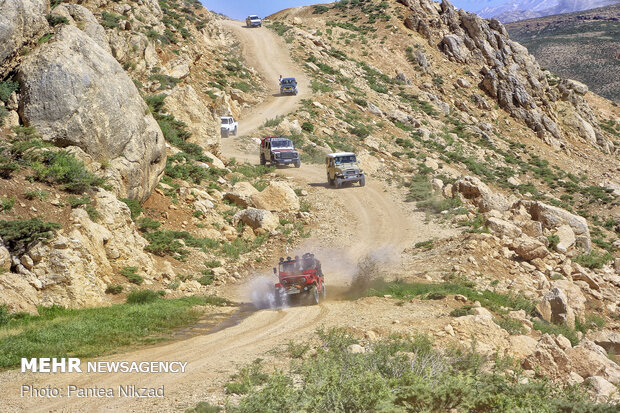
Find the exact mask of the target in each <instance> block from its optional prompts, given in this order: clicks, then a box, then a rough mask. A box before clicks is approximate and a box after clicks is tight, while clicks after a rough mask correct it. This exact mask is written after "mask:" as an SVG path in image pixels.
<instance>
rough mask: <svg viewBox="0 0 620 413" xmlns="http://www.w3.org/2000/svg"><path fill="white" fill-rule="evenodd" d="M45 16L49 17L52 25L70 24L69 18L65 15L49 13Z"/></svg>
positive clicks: (48, 19)
mask: <svg viewBox="0 0 620 413" xmlns="http://www.w3.org/2000/svg"><path fill="white" fill-rule="evenodd" d="M45 18H46V19H47V22H48V23H49V25H50V26H52V27H54V26H56V25H59V24H69V20H67V18H66V17H64V16H53V15H51V14H48V15H47V16H45Z"/></svg>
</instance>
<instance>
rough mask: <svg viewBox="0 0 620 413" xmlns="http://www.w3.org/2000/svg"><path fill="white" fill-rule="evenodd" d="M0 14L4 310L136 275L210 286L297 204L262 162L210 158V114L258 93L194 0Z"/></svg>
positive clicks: (88, 298) (114, 290) (79, 298)
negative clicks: (248, 163) (256, 164)
mask: <svg viewBox="0 0 620 413" xmlns="http://www.w3.org/2000/svg"><path fill="white" fill-rule="evenodd" d="M0 12H1V13H0V16H2V17H1V19H2V21H0V23H1V24H0V28H1V30H2V34H3V39H7V41H6V42H5V41H3V42H2V46H1V47H2V50H1V54H0V79H1V82H0V100H1V101H2V103H1V104H0V121H1V122H2V123H1V124H0V125H1V126H2V128H0V171H1V173H0V175H1V178H0V180H1V183H2V184H1V185H0V205H1V208H0V212H1V213H2V215H1V216H0V218H1V220H0V268H1V271H2V277H0V297H1V298H2V303H3V305H6V306H8V308H9V309H10V310H11V311H29V312H33V311H36V310H35V308H36V306H37V305H46V306H49V305H53V304H55V305H62V306H69V307H82V306H92V305H97V304H102V303H109V302H116V301H118V300H119V299H120V297H122V296H123V295H124V293H125V292H127V291H129V290H131V289H132V288H135V287H136V286H141V287H140V288H145V287H146V288H151V289H161V290H162V291H164V292H165V293H167V294H168V295H170V296H175V295H179V294H181V295H182V294H193V293H195V292H197V291H206V290H209V289H213V288H214V286H218V285H223V284H225V283H226V282H227V280H228V279H232V277H234V276H237V277H239V271H241V272H243V271H244V265H245V264H244V263H246V262H248V261H250V260H252V259H253V258H250V257H255V256H258V255H261V254H262V253H261V248H259V247H260V246H261V245H263V244H264V243H267V242H271V241H270V239H271V238H273V237H274V236H277V235H279V234H281V233H282V231H283V227H282V225H281V223H280V220H279V219H285V218H286V217H287V216H289V215H291V216H293V215H294V214H296V213H300V211H299V210H300V202H299V200H298V197H297V194H296V193H295V192H294V191H293V189H291V188H290V187H289V186H287V185H286V184H282V183H278V182H273V183H272V182H271V181H272V180H275V179H274V178H275V176H274V175H273V174H270V173H271V169H269V168H264V167H259V168H254V167H252V166H246V165H237V164H236V163H235V162H234V160H231V161H228V160H227V161H226V162H227V164H224V163H223V162H222V161H221V160H220V159H218V157H217V156H218V154H219V149H220V146H219V145H220V136H219V116H221V115H228V114H232V115H233V116H235V117H237V116H239V115H240V113H241V111H242V110H243V109H244V108H249V107H251V106H252V105H253V104H256V103H258V102H260V100H261V99H262V98H263V96H264V91H263V90H262V87H261V84H262V80H261V79H260V77H258V75H257V74H256V73H255V72H254V70H253V69H251V68H249V67H247V66H246V65H245V64H244V62H243V61H242V60H241V59H240V58H239V53H238V43H237V42H236V40H235V39H234V38H233V37H232V36H231V35H229V34H227V33H225V32H224V31H222V29H221V27H220V23H219V20H218V18H216V16H215V15H214V14H212V13H210V12H209V11H207V10H205V9H204V8H203V7H202V6H201V5H200V4H199V3H198V2H189V1H188V2H176V1H170V2H166V1H162V2H152V1H151V2H148V1H147V2H138V3H134V2H106V1H104V2H99V1H96V2H80V4H76V3H70V2H54V3H52V4H49V3H48V2H46V1H34V2H30V1H21V0H16V1H9V2H4V3H3V4H2V5H1V6H0ZM253 184H254V186H253ZM256 188H258V189H256ZM265 188H267V189H265ZM261 191H262V192H261ZM283 194H284V195H283ZM283 196H285V197H286V198H285V199H286V202H285V203H283V201H281V198H282V197H283ZM274 199H275V201H274ZM255 205H259V206H261V208H263V209H253V208H250V209H249V210H246V209H245V208H247V207H253V206H255ZM302 208H303V209H305V210H306V209H307V206H304V204H302ZM240 210H241V211H240ZM271 211H278V213H279V216H277V215H275V214H273V213H272V212H271ZM237 212H239V213H237ZM302 214H306V213H305V212H303V213H302ZM303 221H304V216H301V218H300V219H298V220H297V224H296V226H295V227H294V228H287V229H286V233H287V236H286V237H284V240H291V239H293V238H295V237H296V236H297V234H299V233H300V232H302V233H303V226H304V224H303ZM232 261H235V262H236V264H235V265H234V266H230V265H229V263H231V262H232ZM119 293H120V295H118V294H119Z"/></svg>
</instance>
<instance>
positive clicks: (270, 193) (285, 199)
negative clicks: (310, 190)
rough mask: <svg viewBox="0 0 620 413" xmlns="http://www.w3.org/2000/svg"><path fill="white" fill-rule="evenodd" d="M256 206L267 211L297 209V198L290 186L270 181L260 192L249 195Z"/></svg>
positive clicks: (294, 210)
mask: <svg viewBox="0 0 620 413" xmlns="http://www.w3.org/2000/svg"><path fill="white" fill-rule="evenodd" d="M250 199H251V200H252V203H253V204H254V206H255V207H256V208H260V209H266V210H269V211H283V212H296V211H299V198H298V197H297V195H296V194H295V191H293V189H291V187H290V186H288V185H287V184H285V183H283V182H275V181H274V182H271V183H270V184H269V185H268V186H267V188H265V189H264V190H263V191H262V192H258V193H255V194H253V195H251V196H250Z"/></svg>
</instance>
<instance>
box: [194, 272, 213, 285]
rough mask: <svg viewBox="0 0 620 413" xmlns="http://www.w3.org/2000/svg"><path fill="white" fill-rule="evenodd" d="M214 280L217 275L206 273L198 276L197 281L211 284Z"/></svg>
mask: <svg viewBox="0 0 620 413" xmlns="http://www.w3.org/2000/svg"><path fill="white" fill-rule="evenodd" d="M214 280H215V275H214V274H206V275H203V276H202V277H200V278H198V280H197V281H198V282H199V283H200V284H201V285H211V284H212V283H213V281H214Z"/></svg>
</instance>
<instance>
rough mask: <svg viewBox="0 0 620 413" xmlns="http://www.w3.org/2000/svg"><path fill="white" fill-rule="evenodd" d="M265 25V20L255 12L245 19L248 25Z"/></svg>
mask: <svg viewBox="0 0 620 413" xmlns="http://www.w3.org/2000/svg"><path fill="white" fill-rule="evenodd" d="M262 25H263V21H262V20H261V18H260V17H258V16H257V15H255V14H252V15H250V16H248V17H246V19H245V26H246V27H261V26H262Z"/></svg>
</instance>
